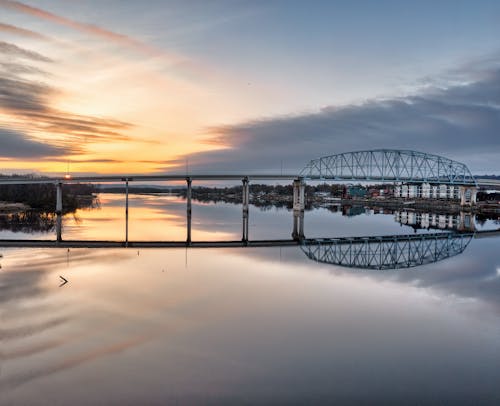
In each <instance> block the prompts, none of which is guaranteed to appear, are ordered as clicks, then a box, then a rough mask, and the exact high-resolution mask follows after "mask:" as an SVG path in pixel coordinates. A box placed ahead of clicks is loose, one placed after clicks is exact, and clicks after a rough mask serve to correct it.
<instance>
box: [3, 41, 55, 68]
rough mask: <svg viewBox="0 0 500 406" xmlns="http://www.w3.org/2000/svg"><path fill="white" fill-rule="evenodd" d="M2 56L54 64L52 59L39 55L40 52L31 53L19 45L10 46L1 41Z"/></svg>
mask: <svg viewBox="0 0 500 406" xmlns="http://www.w3.org/2000/svg"><path fill="white" fill-rule="evenodd" d="M0 55H9V56H11V57H20V58H23V59H30V60H32V61H36V62H47V63H50V62H53V60H52V59H50V58H47V57H46V56H44V55H42V54H39V53H38V52H35V51H31V50H28V49H24V48H21V47H18V46H17V45H14V44H10V43H8V42H4V41H0Z"/></svg>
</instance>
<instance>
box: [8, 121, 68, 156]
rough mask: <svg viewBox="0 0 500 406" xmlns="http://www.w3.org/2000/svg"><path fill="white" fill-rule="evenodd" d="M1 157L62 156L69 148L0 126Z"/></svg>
mask: <svg viewBox="0 0 500 406" xmlns="http://www.w3.org/2000/svg"><path fill="white" fill-rule="evenodd" d="M0 145H1V146H2V148H1V149H0V157H1V158H41V157H48V156H62V155H66V154H69V153H70V152H71V150H69V149H67V148H64V147H58V146H54V145H49V144H47V143H42V142H38V141H34V140H32V139H30V138H29V137H28V136H27V135H26V134H23V133H20V132H18V131H14V130H9V129H6V128H2V127H0Z"/></svg>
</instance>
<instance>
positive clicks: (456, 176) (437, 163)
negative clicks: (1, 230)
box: [0, 149, 478, 242]
mask: <svg viewBox="0 0 500 406" xmlns="http://www.w3.org/2000/svg"><path fill="white" fill-rule="evenodd" d="M230 180H239V181H241V182H242V185H243V189H242V206H243V210H242V218H243V227H242V241H248V212H249V203H250V189H249V183H250V182H251V181H293V232H292V236H293V238H294V239H297V240H300V239H303V238H304V209H305V182H306V181H339V180H340V181H345V180H350V181H352V180H356V181H371V182H373V181H377V182H397V183H400V184H401V185H398V186H396V187H395V194H397V197H401V198H416V197H419V198H429V199H432V198H434V199H438V198H444V199H456V200H458V199H459V200H460V202H461V204H462V205H472V204H474V203H475V194H476V191H477V186H478V184H477V182H476V180H475V179H474V177H473V176H472V174H471V172H470V170H469V169H468V168H467V166H466V165H465V164H462V163H460V162H457V161H453V160H450V159H448V158H445V157H441V156H438V155H433V154H426V153H422V152H417V151H409V150H391V149H380V150H371V151H356V152H346V153H342V154H336V155H331V156H327V157H323V158H319V159H314V160H312V161H310V162H309V163H308V164H307V165H306V166H305V167H304V169H302V171H301V172H300V173H299V174H293V175H283V174H279V175H278V174H255V175H250V174H211V175H209V174H165V175H97V176H76V177H72V176H70V175H69V174H68V175H66V176H64V177H55V178H54V177H46V178H4V179H0V185H12V184H37V183H38V184H40V183H42V184H47V183H52V184H55V185H56V202H55V212H56V213H57V215H58V226H57V239H58V241H62V235H61V222H62V216H61V214H62V208H63V202H62V188H63V185H64V184H70V183H115V182H123V183H124V185H125V217H126V220H127V221H126V230H125V233H126V236H125V240H126V241H128V210H129V205H128V200H129V183H131V182H158V181H183V182H186V204H187V207H186V214H187V237H186V240H187V242H190V241H191V207H192V203H191V200H192V183H193V182H194V181H230Z"/></svg>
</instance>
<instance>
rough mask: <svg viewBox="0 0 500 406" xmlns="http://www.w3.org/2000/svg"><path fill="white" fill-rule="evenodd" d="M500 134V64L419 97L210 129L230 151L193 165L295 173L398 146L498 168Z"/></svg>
mask: <svg viewBox="0 0 500 406" xmlns="http://www.w3.org/2000/svg"><path fill="white" fill-rule="evenodd" d="M464 76H465V73H464ZM462 83H463V82H462ZM499 131H500V68H498V66H494V67H493V68H490V69H483V71H482V72H480V74H479V73H477V74H476V75H475V77H474V78H473V79H472V80H471V79H470V78H469V81H468V82H467V84H455V85H453V86H450V87H445V88H437V87H434V88H432V89H427V90H426V91H425V92H421V93H420V94H417V95H412V96H407V97H401V98H394V99H389V100H371V101H367V102H365V103H363V104H360V105H349V106H344V107H333V106H331V107H325V108H323V109H321V110H320V111H318V112H315V113H308V114H301V115H294V116H282V117H275V118H267V119H260V120H254V121H249V122H245V123H240V124H236V125H223V126H218V127H215V128H210V129H209V134H210V135H209V138H208V142H211V143H213V144H215V145H221V146H223V147H224V149H217V150H212V151H209V152H201V153H198V154H192V155H189V165H190V167H191V168H192V169H193V171H197V170H198V171H212V172H221V171H240V172H241V171H242V172H258V171H260V172H264V171H272V172H277V171H279V170H280V166H281V160H283V161H284V168H285V172H293V173H295V172H297V171H299V170H300V169H301V168H302V167H303V166H304V165H305V164H306V163H307V162H308V161H309V160H311V159H314V158H317V157H320V156H325V155H332V154H336V153H341V152H347V151H355V150H366V149H376V148H399V149H414V150H417V151H423V152H430V153H438V154H441V155H444V156H447V157H449V158H452V159H457V160H459V161H462V162H464V163H465V164H468V165H469V166H470V167H471V169H472V170H496V171H499V170H500V166H499V165H500V137H499ZM227 147H229V148H227ZM184 162H185V157H179V159H178V160H176V161H171V162H169V164H173V165H177V168H174V169H172V168H168V167H167V168H166V169H167V170H174V171H175V170H176V169H177V170H178V168H179V167H180V166H182V165H184ZM164 169H165V168H164Z"/></svg>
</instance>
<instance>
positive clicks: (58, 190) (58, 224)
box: [56, 182, 63, 242]
mask: <svg viewBox="0 0 500 406" xmlns="http://www.w3.org/2000/svg"><path fill="white" fill-rule="evenodd" d="M62 207H63V206H62V183H61V182H58V183H57V184H56V216H57V218H56V239H57V242H61V241H62Z"/></svg>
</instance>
